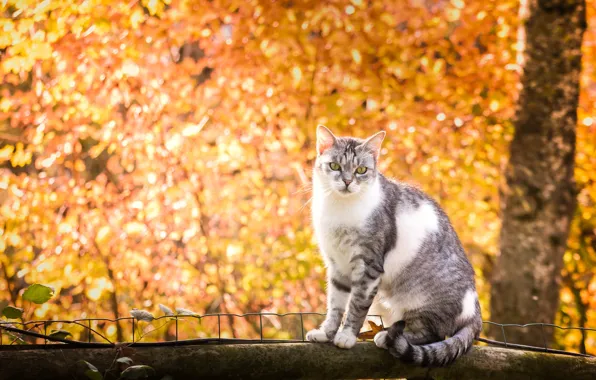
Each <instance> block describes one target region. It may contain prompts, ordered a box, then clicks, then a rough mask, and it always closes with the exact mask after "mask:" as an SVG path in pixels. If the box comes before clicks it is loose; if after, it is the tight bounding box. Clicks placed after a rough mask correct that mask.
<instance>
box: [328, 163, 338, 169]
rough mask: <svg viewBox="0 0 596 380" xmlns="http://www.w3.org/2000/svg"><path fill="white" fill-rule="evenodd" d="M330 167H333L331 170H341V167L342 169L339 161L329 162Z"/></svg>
mask: <svg viewBox="0 0 596 380" xmlns="http://www.w3.org/2000/svg"><path fill="white" fill-rule="evenodd" d="M329 167H330V168H331V170H339V169H341V166H339V164H338V163H337V162H331V163H329Z"/></svg>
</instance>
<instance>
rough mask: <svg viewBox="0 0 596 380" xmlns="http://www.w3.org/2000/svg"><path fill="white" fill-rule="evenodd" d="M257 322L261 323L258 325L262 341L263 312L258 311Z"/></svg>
mask: <svg viewBox="0 0 596 380" xmlns="http://www.w3.org/2000/svg"><path fill="white" fill-rule="evenodd" d="M259 324H260V325H261V327H260V330H259V331H260V333H261V342H262V341H263V314H261V313H259Z"/></svg>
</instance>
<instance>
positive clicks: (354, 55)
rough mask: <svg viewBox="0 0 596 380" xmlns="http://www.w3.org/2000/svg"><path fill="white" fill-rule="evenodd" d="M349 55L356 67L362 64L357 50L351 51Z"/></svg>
mask: <svg viewBox="0 0 596 380" xmlns="http://www.w3.org/2000/svg"><path fill="white" fill-rule="evenodd" d="M351 53H352V59H353V60H354V62H355V63H356V64H357V65H359V64H360V63H362V56H361V55H360V51H359V50H358V49H352V50H351Z"/></svg>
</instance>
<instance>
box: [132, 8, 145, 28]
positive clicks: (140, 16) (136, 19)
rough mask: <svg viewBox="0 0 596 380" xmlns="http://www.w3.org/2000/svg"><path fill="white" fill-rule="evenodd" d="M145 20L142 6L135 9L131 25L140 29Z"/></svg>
mask: <svg viewBox="0 0 596 380" xmlns="http://www.w3.org/2000/svg"><path fill="white" fill-rule="evenodd" d="M143 22H145V13H144V12H143V10H142V9H140V8H135V10H134V11H133V12H132V14H131V15H130V25H131V26H132V28H133V29H138V28H139V25H141V24H142V23H143Z"/></svg>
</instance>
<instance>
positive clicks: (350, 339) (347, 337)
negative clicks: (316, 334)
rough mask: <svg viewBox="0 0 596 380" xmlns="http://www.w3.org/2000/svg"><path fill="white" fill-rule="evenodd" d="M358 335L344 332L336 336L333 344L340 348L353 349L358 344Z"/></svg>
mask: <svg viewBox="0 0 596 380" xmlns="http://www.w3.org/2000/svg"><path fill="white" fill-rule="evenodd" d="M356 339H357V338H356V335H354V334H353V333H352V332H351V331H345V330H342V331H340V332H338V333H337V335H335V339H333V344H335V345H336V346H337V347H339V348H352V347H354V345H355V344H356Z"/></svg>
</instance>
